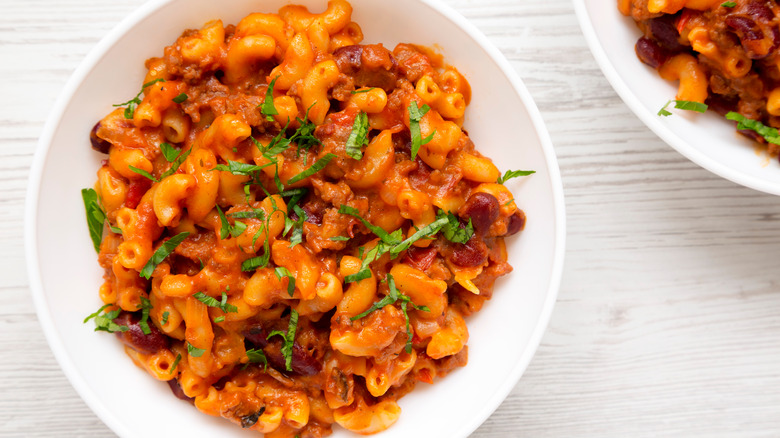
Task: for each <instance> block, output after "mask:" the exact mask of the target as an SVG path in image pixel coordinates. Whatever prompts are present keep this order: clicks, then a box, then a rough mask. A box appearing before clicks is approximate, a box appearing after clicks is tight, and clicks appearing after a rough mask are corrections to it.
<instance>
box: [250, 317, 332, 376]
mask: <svg viewBox="0 0 780 438" xmlns="http://www.w3.org/2000/svg"><path fill="white" fill-rule="evenodd" d="M268 333H269V332H267V331H266V330H265V329H264V328H262V327H260V326H254V327H251V328H249V329H248V330H245V331H244V340H245V341H247V342H249V343H250V344H252V345H251V347H252V348H256V347H259V348H262V349H263V353H264V354H265V357H266V359H268V364H269V365H270V366H271V367H273V368H275V369H277V370H280V371H287V368H286V366H287V364H286V360H285V358H284V355H282V339H281V338H279V337H273V338H271V339H266V337H267V336H268ZM290 367H291V368H292V372H293V373H295V374H300V375H303V376H313V375H315V374H317V373H319V372H320V370H321V369H322V363H320V361H319V360H317V358H316V357H314V352H313V351H308V350H307V349H306V348H305V347H303V346H302V345H300V344H298V343H297V342H296V343H293V349H292V361H291V363H290Z"/></svg>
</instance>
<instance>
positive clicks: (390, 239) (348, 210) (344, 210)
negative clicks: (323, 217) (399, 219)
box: [339, 204, 401, 245]
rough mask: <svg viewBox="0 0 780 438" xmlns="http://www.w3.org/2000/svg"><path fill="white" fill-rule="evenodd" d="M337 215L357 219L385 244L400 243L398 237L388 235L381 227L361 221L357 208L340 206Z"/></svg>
mask: <svg viewBox="0 0 780 438" xmlns="http://www.w3.org/2000/svg"><path fill="white" fill-rule="evenodd" d="M339 213H341V214H348V215H350V216H353V217H356V218H358V219H359V220H360V222H362V223H363V225H365V226H366V228H368V229H369V230H371V232H372V233H374V234H376V235H377V237H379V238H380V239H382V241H383V242H385V243H389V244H391V245H396V244H398V243H401V239H399V238H398V236H393V235H391V234H390V233H388V232H387V231H385V230H384V229H382V227H378V226H376V225H372V224H371V222H369V221H367V220H365V219H363V218H362V217H361V216H360V212H359V211H358V209H357V208H354V207H350V206H348V205H343V204H342V205H341V207H339Z"/></svg>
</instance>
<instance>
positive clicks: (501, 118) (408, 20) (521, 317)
mask: <svg viewBox="0 0 780 438" xmlns="http://www.w3.org/2000/svg"><path fill="white" fill-rule="evenodd" d="M285 3H287V2H285V1H281V0H269V1H264V2H262V5H260V6H259V5H258V2H257V1H256V0H234V1H231V2H230V7H225V6H224V4H222V2H213V1H211V0H170V1H156V2H155V1H153V2H149V3H147V4H145V5H144V6H143V7H142V8H141V9H140V10H139V11H137V12H136V13H135V14H134V15H133V16H131V17H129V18H128V19H127V20H125V21H124V22H123V23H122V24H121V25H120V26H119V27H118V28H116V29H114V30H113V31H112V32H111V33H110V34H109V36H108V37H107V38H106V39H105V40H104V41H102V42H101V43H100V45H99V46H98V47H96V49H95V51H93V53H91V54H90V56H89V57H88V58H87V60H85V62H84V64H83V65H82V66H81V67H80V68H79V69H78V70H77V72H76V73H75V74H74V77H73V78H72V79H71V82H70V83H69V85H68V86H67V88H66V90H65V92H64V94H63V96H61V100H60V102H59V104H58V106H57V107H56V109H55V112H54V113H53V114H52V116H51V119H50V120H49V123H48V124H47V127H46V130H45V132H44V134H43V136H42V138H41V144H40V148H39V151H38V155H37V157H36V161H35V164H34V167H33V171H32V175H33V176H32V178H31V188H30V198H29V202H28V211H27V215H28V217H27V219H28V221H27V223H28V224H29V226H28V229H27V242H28V261H29V269H30V277H31V285H32V288H33V294H34V297H35V301H36V306H37V309H38V312H39V318H40V321H41V324H42V325H43V327H44V332H45V333H46V336H47V338H48V340H49V343H50V345H51V347H52V350H53V351H54V353H55V356H56V357H57V359H58V361H59V362H60V364H61V366H62V367H63V370H64V371H65V373H66V375H67V376H68V378H69V379H70V381H71V383H72V384H73V386H74V387H75V388H76V389H77V391H78V392H79V394H80V395H81V396H82V398H84V400H85V401H86V402H87V403H88V404H89V406H90V407H91V408H92V409H93V410H94V411H95V412H96V413H97V414H98V415H99V416H100V418H101V419H102V420H103V421H104V422H105V423H106V424H107V425H108V426H109V427H111V428H112V429H113V430H114V431H115V432H116V433H118V434H119V435H121V436H139V437H140V436H148V435H149V434H150V431H154V434H155V435H161V436H163V435H174V436H175V435H185V434H186V435H188V436H215V435H216V434H219V436H244V435H246V436H250V435H252V436H256V434H250V433H248V432H246V431H242V430H241V428H239V427H237V426H235V425H233V424H230V423H228V422H227V421H224V420H222V419H216V418H213V417H209V416H207V415H205V414H202V413H200V412H198V411H197V410H196V409H194V408H193V407H192V406H190V405H189V404H187V403H185V402H182V401H180V400H178V399H176V398H175V397H174V396H173V395H172V394H171V392H170V390H169V389H168V387H167V385H166V384H165V383H161V382H158V381H156V380H154V379H153V378H152V377H151V376H149V375H147V374H146V373H145V372H144V371H142V370H140V369H139V368H137V367H136V366H135V365H133V363H132V362H131V360H130V359H129V358H128V357H127V356H126V355H125V354H124V352H123V351H122V347H121V346H120V343H119V342H117V340H116V339H114V337H113V336H110V335H108V334H104V333H94V332H93V331H92V328H93V327H92V324H82V320H83V319H84V317H85V316H86V315H88V314H90V313H92V312H93V311H95V310H96V309H97V308H98V307H100V304H101V303H100V301H99V298H98V294H97V291H98V287H99V285H100V283H101V277H102V272H101V268H100V267H99V266H98V264H97V262H96V254H95V252H94V249H93V248H92V245H91V241H90V239H89V235H88V231H87V227H86V225H85V217H84V210H83V205H82V202H81V198H80V189H82V188H85V187H91V186H92V185H93V184H94V182H95V179H96V171H97V169H98V167H99V166H100V161H101V160H102V159H104V158H105V156H102V155H100V154H98V153H95V152H93V151H92V150H91V148H90V146H89V140H88V134H89V131H90V129H91V128H92V126H93V125H94V123H95V122H96V121H97V120H99V119H100V118H102V117H103V116H104V115H105V114H106V113H108V112H109V111H110V110H111V109H112V108H111V104H112V103H118V102H123V101H125V100H127V99H128V98H129V97H128V96H134V95H135V94H136V93H137V92H138V88H139V86H140V84H141V82H142V80H143V76H144V73H145V70H144V68H143V63H144V60H145V59H147V58H149V57H151V56H158V55H159V54H160V53H162V49H163V47H164V46H166V45H168V44H170V43H172V42H173V41H174V40H175V38H176V37H178V36H179V34H180V33H181V31H182V30H183V29H185V28H199V27H200V26H202V24H203V23H204V22H206V21H208V20H210V19H214V18H221V19H222V20H223V22H224V23H226V24H227V23H237V22H238V20H240V19H241V18H242V17H243V16H245V15H246V14H248V13H250V12H275V11H276V10H277V9H278V8H279V7H280V6H281V5H283V4H285ZM298 3H301V4H305V5H308V6H310V8H311V9H312V10H315V11H316V10H322V9H323V5H324V3H325V2H324V1H308V0H301V1H298ZM352 4H353V6H354V9H355V11H354V14H353V20H354V21H356V22H358V23H359V24H360V25H361V27H362V29H363V31H364V33H365V39H364V42H366V43H369V42H382V43H384V44H385V45H386V46H388V47H390V48H392V47H393V46H395V44H396V43H399V42H414V43H417V44H422V45H426V46H433V47H435V48H436V49H437V50H440V51H441V52H442V53H444V54H445V56H446V60H447V62H448V63H450V64H452V65H455V66H457V67H458V68H459V69H460V71H461V72H462V73H463V74H464V75H465V76H466V78H468V80H469V81H470V83H471V86H472V88H473V100H472V104H471V106H470V107H469V109H468V111H467V116H466V117H467V122H466V128H467V129H468V131H469V133H470V135H471V137H472V139H473V140H474V142H475V143H476V145H477V147H478V149H479V150H480V151H482V152H483V153H485V154H487V155H488V156H490V157H491V158H493V160H494V161H495V162H496V163H498V164H499V167H500V169H501V170H502V171H504V170H507V169H510V168H511V169H519V168H522V169H534V170H536V171H537V173H536V174H535V175H533V176H531V177H527V178H524V179H522V180H511V181H510V182H509V183H507V184H508V185H509V187H510V188H511V189H512V190H513V191H514V193H515V195H516V199H517V201H518V204H519V205H520V207H521V208H523V209H524V210H525V211H526V213H527V215H528V223H527V227H526V229H525V231H524V232H523V233H521V234H520V235H519V236H516V237H514V238H512V239H511V240H510V241H509V244H508V248H509V252H510V263H512V265H513V266H514V268H515V270H514V272H513V273H512V274H510V275H509V276H507V277H505V278H504V279H502V280H500V282H499V283H498V284H497V287H496V291H495V296H494V298H493V300H492V301H490V302H488V303H487V305H486V306H485V308H484V309H483V310H482V312H480V313H479V314H477V315H476V316H474V317H471V318H470V319H469V320H468V324H469V330H470V332H471V338H470V341H469V364H468V366H466V367H465V368H462V369H459V370H457V371H455V372H453V373H452V374H450V375H449V376H447V377H446V378H444V379H442V380H440V381H438V382H437V383H436V384H435V385H426V384H419V385H418V387H417V388H416V389H415V391H413V392H412V393H411V394H409V395H407V396H406V397H404V398H403V399H402V400H401V402H400V405H401V408H402V410H403V413H402V415H401V418H400V420H399V421H398V423H397V424H396V425H395V426H393V427H392V428H390V430H388V431H387V432H385V433H383V434H382V436H384V437H407V436H431V437H434V436H439V437H457V436H464V437H465V436H467V435H468V434H470V433H471V432H472V431H473V430H474V429H476V427H478V426H479V424H481V423H482V421H484V420H485V419H486V418H487V417H488V416H489V415H490V413H492V412H493V410H495V408H496V407H497V406H498V405H499V404H500V402H501V401H502V400H503V398H504V397H505V396H506V395H507V394H508V392H509V391H510V390H511V389H512V387H513V386H514V384H515V383H516V381H517V379H518V378H519V377H520V374H521V373H522V371H523V370H524V369H525V367H526V366H527V364H528V362H529V361H530V359H531V356H532V355H533V352H534V350H535V349H536V347H537V345H538V343H539V339H540V337H541V334H542V332H543V330H544V328H545V327H546V324H547V321H548V318H549V315H550V312H551V309H552V305H553V303H554V301H555V295H556V293H557V287H558V283H559V277H560V273H561V267H562V259H563V239H564V214H563V198H562V189H561V183H560V176H559V173H558V168H557V164H556V162H555V157H554V154H553V152H552V146H551V144H550V142H549V138H548V136H547V133H546V131H545V130H544V126H543V124H542V121H541V117H540V116H539V114H538V111H537V109H536V107H535V105H534V104H533V102H532V101H531V100H530V97H529V95H528V93H527V91H526V90H525V88H524V87H523V86H522V84H521V83H520V81H519V79H517V77H516V76H515V75H514V72H512V71H511V67H509V64H508V63H507V62H506V61H505V60H504V59H503V58H501V57H500V54H499V53H498V51H497V50H496V49H495V48H493V47H492V46H490V45H489V43H487V41H486V39H485V37H484V36H482V35H481V34H479V33H478V32H477V31H476V30H475V29H474V28H473V26H471V25H470V24H468V23H467V22H466V21H465V19H463V18H462V17H460V16H459V15H457V14H455V13H453V12H452V11H450V10H449V9H446V8H445V7H442V6H439V5H436V6H434V5H431V4H428V3H426V2H420V1H417V0H395V1H393V2H375V1H371V0H353V1H352ZM401 22H403V23H404V26H398V23H401ZM497 109H498V110H497ZM334 429H336V433H334V435H333V436H336V437H344V436H351V434H349V433H347V432H345V431H343V430H341V429H339V428H337V427H334Z"/></svg>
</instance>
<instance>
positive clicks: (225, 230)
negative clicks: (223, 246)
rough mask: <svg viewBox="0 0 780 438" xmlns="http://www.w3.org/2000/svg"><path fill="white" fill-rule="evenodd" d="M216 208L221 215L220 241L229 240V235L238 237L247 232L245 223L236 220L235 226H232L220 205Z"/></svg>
mask: <svg viewBox="0 0 780 438" xmlns="http://www.w3.org/2000/svg"><path fill="white" fill-rule="evenodd" d="M216 207H217V214H218V215H219V222H220V227H219V238H220V239H223V240H224V239H227V237H228V235H230V236H233V237H238V236H240V235H241V234H243V233H244V231H246V224H245V223H243V222H241V221H238V220H234V221H233V225H230V222H228V220H227V217H225V213H223V212H222V209H221V208H219V205H217V206H216ZM231 217H233V216H231Z"/></svg>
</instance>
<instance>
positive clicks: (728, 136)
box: [574, 0, 780, 195]
mask: <svg viewBox="0 0 780 438" xmlns="http://www.w3.org/2000/svg"><path fill="white" fill-rule="evenodd" d="M574 7H575V10H576V11H577V17H578V18H579V21H580V26H581V27H582V32H583V33H584V34H585V38H586V40H587V41H588V45H589V46H590V49H591V51H592V52H593V56H595V58H596V61H597V62H598V63H599V66H601V70H602V71H603V72H604V75H605V76H606V77H607V79H608V80H609V82H610V83H611V84H612V87H613V88H614V89H615V91H617V93H618V94H619V95H620V97H621V98H622V99H623V101H624V102H625V103H626V105H628V107H629V108H631V110H632V111H633V112H634V114H636V115H637V117H639V118H640V119H641V120H642V122H644V124H645V125H647V126H648V127H649V128H650V129H652V130H653V132H655V133H656V134H657V135H658V136H659V137H661V139H663V140H664V141H665V142H666V143H668V144H669V145H670V146H671V147H673V148H675V149H676V150H677V151H678V152H680V153H681V154H683V155H684V156H686V157H687V158H688V159H690V160H691V161H693V162H694V163H696V164H698V165H699V166H701V167H703V168H705V169H707V170H709V171H710V172H712V173H715V174H716V175H719V176H721V177H723V178H726V179H729V180H731V181H734V182H736V183H738V184H742V185H744V186H747V187H750V188H753V189H756V190H761V191H763V192H767V193H772V194H775V195H780V164H779V163H778V160H777V159H769V158H768V157H767V156H766V154H765V153H762V152H757V148H756V144H755V143H754V142H752V141H751V140H748V139H747V138H745V137H744V136H742V135H740V134H737V133H736V131H735V128H734V126H735V125H734V123H733V122H730V121H728V120H726V119H724V118H723V117H721V116H719V115H718V114H717V113H715V112H713V111H708V112H707V113H706V114H699V113H694V112H691V111H683V110H675V109H672V110H671V111H672V112H673V113H674V115H672V116H669V117H661V116H658V114H657V113H658V110H659V109H661V107H663V106H664V104H665V103H666V102H667V101H668V100H669V99H674V96H675V95H676V94H677V84H676V83H672V82H668V81H665V80H663V79H661V77H660V76H658V73H657V72H656V71H655V70H654V69H652V68H650V67H648V66H647V65H645V64H643V63H642V62H641V61H639V59H638V58H637V56H636V54H635V52H634V44H636V41H637V39H639V37H641V36H642V33H641V32H640V31H639V30H638V29H637V27H636V24H634V21H633V20H632V19H631V18H628V17H624V16H623V15H622V14H621V13H620V12H619V11H618V10H617V1H616V0H574ZM672 106H673V105H670V108H671V107H672Z"/></svg>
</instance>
